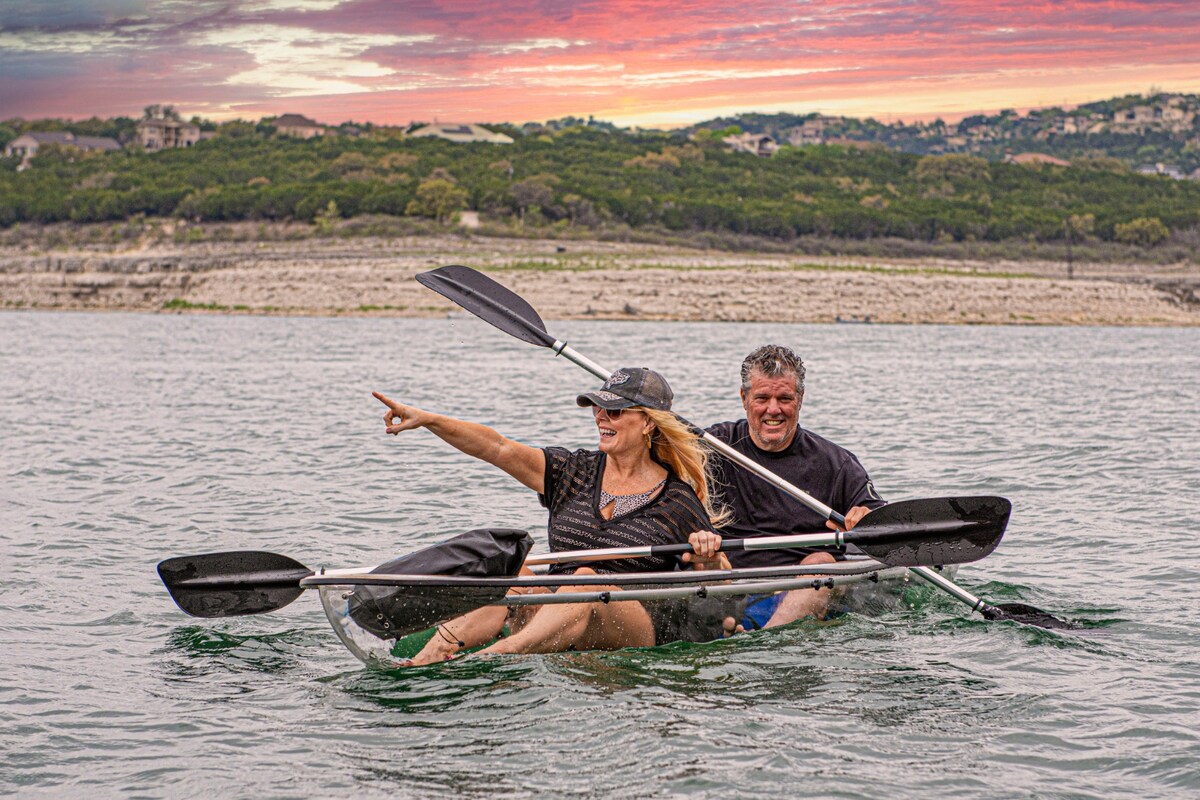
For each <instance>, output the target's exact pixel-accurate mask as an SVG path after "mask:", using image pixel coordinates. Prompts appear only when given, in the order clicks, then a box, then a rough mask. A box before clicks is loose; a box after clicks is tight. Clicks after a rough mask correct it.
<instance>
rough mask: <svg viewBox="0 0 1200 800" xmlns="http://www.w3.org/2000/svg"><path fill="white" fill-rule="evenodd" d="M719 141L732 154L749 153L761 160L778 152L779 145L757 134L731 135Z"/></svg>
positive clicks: (769, 138) (767, 137) (765, 136)
mask: <svg viewBox="0 0 1200 800" xmlns="http://www.w3.org/2000/svg"><path fill="white" fill-rule="evenodd" d="M721 141H722V142H723V143H724V144H725V145H726V146H727V147H729V149H731V150H733V151H734V152H737V153H749V154H750V155H752V156H761V157H763V158H770V157H771V156H773V155H775V153H776V151H778V150H779V145H778V144H777V143H776V141H775V140H774V139H772V138H771V137H770V136H767V135H765V134H759V133H737V134H732V135H730V136H726V137H725V138H724V139H722V140H721Z"/></svg>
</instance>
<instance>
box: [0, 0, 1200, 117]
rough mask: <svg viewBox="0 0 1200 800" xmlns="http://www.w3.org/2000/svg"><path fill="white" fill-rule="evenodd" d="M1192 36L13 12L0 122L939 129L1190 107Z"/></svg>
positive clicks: (902, 5)
mask: <svg viewBox="0 0 1200 800" xmlns="http://www.w3.org/2000/svg"><path fill="white" fill-rule="evenodd" d="M1198 41H1200V4H1198V3H1196V2H1194V0H1184V1H1182V2H1173V1H1172V0H1104V1H1099V0H1067V1H1066V2H1054V3H1048V2H1030V1H1029V0H1023V1H1021V2H1017V1H1016V0H989V1H988V2H982V0H958V1H957V2H952V1H950V0H926V1H924V2H920V3H917V2H912V0H831V1H830V2H803V1H802V0H801V1H800V2H796V1H794V0H793V2H782V1H781V0H773V1H772V0H769V1H768V2H760V3H754V4H741V3H718V2H712V0H693V1H689V0H670V2H663V1H662V0H656V1H652V2H639V3H631V2H618V1H613V2H603V1H599V0H598V1H596V2H554V0H547V1H546V2H536V3H530V2H521V1H520V0H505V2H486V1H485V0H480V1H479V2H464V1H463V0H450V1H449V2H441V3H438V2H428V3H409V2H390V0H247V1H246V2H239V3H228V2H226V1H225V0H187V2H181V1H178V0H90V1H88V2H84V1H83V0H16V1H15V2H6V3H4V4H3V5H2V6H0V119H3V118H11V117H18V116H19V117H25V118H39V117H67V118H81V117H88V116H92V115H98V116H118V115H124V116H139V115H140V114H141V111H142V108H143V107H145V106H147V105H150V104H152V103H164V104H170V105H174V106H176V107H177V108H178V109H179V110H180V111H181V112H182V113H183V114H184V115H185V116H191V115H193V114H198V115H200V116H203V117H208V118H211V119H215V120H224V119H232V118H239V117H240V118H243V119H257V118H259V117H262V116H264V115H273V114H284V113H300V114H305V115H306V116H309V117H311V118H313V119H316V120H319V121H321V122H325V123H337V122H342V121H346V120H355V121H370V122H375V123H380V124H406V123H408V122H410V121H414V120H426V121H428V120H433V119H435V118H437V119H441V120H446V121H451V120H453V121H472V122H513V123H520V122H526V121H540V120H546V119H551V118H556V117H561V116H565V115H575V116H588V115H593V116H595V117H596V118H598V119H604V120H611V121H613V122H617V123H618V124H622V125H641V126H655V127H670V126H677V125H685V124H688V123H692V122H697V121H701V120H704V119H709V118H712V117H715V116H720V115H730V114H735V113H738V112H748V111H760V112H772V111H790V112H794V113H809V112H817V111H819V112H822V113H830V114H844V115H849V116H860V117H865V116H874V117H876V118H878V119H881V120H885V119H888V118H892V119H898V118H903V119H906V120H912V119H928V118H932V117H935V116H941V117H943V118H944V119H947V120H954V119H957V118H960V117H962V116H964V115H967V114H972V113H977V112H985V111H986V112H994V111H997V110H999V109H1001V108H1015V109H1026V108H1030V107H1036V106H1046V105H1059V104H1066V105H1075V104H1079V103H1083V102H1087V101H1089V100H1099V99H1104V98H1108V97H1112V96H1115V95H1121V94H1127V93H1137V92H1141V93H1146V92H1148V91H1150V89H1151V88H1152V87H1155V88H1159V89H1162V90H1166V91H1178V92H1196V91H1200V45H1198V44H1197V42H1198Z"/></svg>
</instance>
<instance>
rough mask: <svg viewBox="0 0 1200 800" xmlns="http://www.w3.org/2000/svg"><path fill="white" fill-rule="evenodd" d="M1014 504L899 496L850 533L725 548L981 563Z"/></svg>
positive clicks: (593, 556)
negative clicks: (853, 550)
mask: <svg viewBox="0 0 1200 800" xmlns="http://www.w3.org/2000/svg"><path fill="white" fill-rule="evenodd" d="M1011 509H1012V506H1011V505H1010V504H1009V502H1008V501H1007V500H1005V499H1004V498H1003V497H946V498H940V497H939V498H930V499H922V500H901V501H899V502H897V503H892V504H891V505H887V506H884V507H883V508H881V509H879V510H878V511H873V512H871V513H870V514H868V515H867V516H866V517H864V518H863V520H862V522H860V523H859V524H858V525H856V526H855V527H854V529H853V530H849V531H835V532H831V533H811V534H798V535H794V536H763V537H761V538H757V539H726V540H724V541H722V542H721V550H723V551H725V552H727V553H728V552H732V551H737V550H773V549H780V548H786V547H827V546H833V547H842V546H844V545H847V544H852V545H855V546H856V547H858V548H859V549H860V550H862V551H863V552H864V553H866V554H867V555H869V556H871V558H874V559H876V560H877V561H881V562H883V563H884V564H887V565H888V566H892V567H916V566H938V567H940V566H945V565H947V564H965V563H967V562H969V561H978V560H979V559H981V558H983V557H984V556H986V555H988V554H989V553H991V552H992V551H993V550H995V549H996V546H997V545H998V544H1000V539H1001V538H1003V536H1004V528H1005V525H1006V524H1007V523H1008V515H1009V512H1010V511H1011ZM690 552H692V546H691V545H690V544H687V543H684V544H659V545H647V546H644V547H625V548H613V549H607V550H578V551H575V552H569V553H554V554H552V555H546V556H534V557H532V558H529V559H527V560H526V562H525V563H526V564H568V563H578V562H587V561H603V560H607V559H613V558H636V557H641V556H661V555H678V554H682V553H690Z"/></svg>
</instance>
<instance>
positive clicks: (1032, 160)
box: [1004, 153, 1071, 167]
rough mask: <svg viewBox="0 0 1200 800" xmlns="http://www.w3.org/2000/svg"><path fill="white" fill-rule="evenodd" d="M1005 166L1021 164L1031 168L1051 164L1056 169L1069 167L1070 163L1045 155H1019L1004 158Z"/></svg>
mask: <svg viewBox="0 0 1200 800" xmlns="http://www.w3.org/2000/svg"><path fill="white" fill-rule="evenodd" d="M1004 163H1005V164H1020V165H1022V166H1026V167H1028V166H1031V165H1037V164H1050V165H1052V166H1055V167H1069V166H1071V162H1070V161H1063V160H1062V159H1061V158H1055V157H1054V156H1048V155H1046V154H1045V153H1018V154H1017V155H1015V156H1014V155H1007V156H1005V157H1004Z"/></svg>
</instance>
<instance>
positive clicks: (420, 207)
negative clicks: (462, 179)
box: [405, 178, 470, 223]
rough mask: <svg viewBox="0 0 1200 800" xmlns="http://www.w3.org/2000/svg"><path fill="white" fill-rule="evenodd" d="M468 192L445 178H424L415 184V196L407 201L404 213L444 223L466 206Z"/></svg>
mask: <svg viewBox="0 0 1200 800" xmlns="http://www.w3.org/2000/svg"><path fill="white" fill-rule="evenodd" d="M468 197H470V194H469V193H468V192H467V190H466V189H463V188H462V187H460V186H455V185H454V184H453V183H451V182H450V181H448V180H446V179H445V178H426V179H425V180H423V181H421V183H420V185H418V186H417V196H416V197H414V198H413V199H412V200H411V201H409V203H408V207H407V208H406V209H405V213H407V214H409V215H411V216H418V217H433V218H434V219H436V220H437V221H438V222H441V223H445V222H447V221H448V220H450V219H451V218H452V217H453V216H454V214H455V213H457V212H459V211H461V210H463V209H464V208H466V207H467V198H468Z"/></svg>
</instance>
